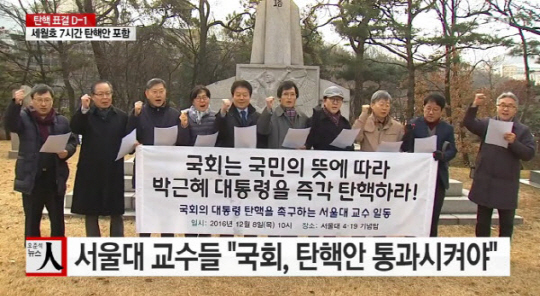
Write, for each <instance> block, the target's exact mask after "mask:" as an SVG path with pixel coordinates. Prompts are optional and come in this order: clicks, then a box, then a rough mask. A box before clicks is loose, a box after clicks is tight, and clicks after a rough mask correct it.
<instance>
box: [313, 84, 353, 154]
mask: <svg viewBox="0 0 540 296" xmlns="http://www.w3.org/2000/svg"><path fill="white" fill-rule="evenodd" d="M344 98H345V95H344V94H343V92H342V91H341V89H339V87H337V86H330V87H329V88H327V89H325V90H324V93H323V106H322V108H318V107H316V108H314V109H313V116H312V117H311V130H310V132H309V135H308V138H307V141H306V149H308V150H309V149H311V148H313V149H314V150H337V151H353V150H354V146H353V143H351V145H350V146H347V147H346V148H338V147H336V146H332V145H330V144H331V143H332V142H333V141H334V140H335V139H336V137H337V136H338V135H339V134H340V133H341V131H342V130H343V129H350V128H351V124H350V123H349V121H348V120H347V119H346V118H345V117H343V116H342V115H341V112H340V109H341V106H342V105H343V99H344Z"/></svg>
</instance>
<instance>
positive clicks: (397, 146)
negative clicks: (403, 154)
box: [377, 141, 403, 152]
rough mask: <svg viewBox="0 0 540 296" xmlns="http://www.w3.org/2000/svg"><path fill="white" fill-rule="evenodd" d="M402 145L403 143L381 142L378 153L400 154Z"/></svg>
mask: <svg viewBox="0 0 540 296" xmlns="http://www.w3.org/2000/svg"><path fill="white" fill-rule="evenodd" d="M401 144H403V141H399V142H381V144H379V147H377V152H399V151H401Z"/></svg>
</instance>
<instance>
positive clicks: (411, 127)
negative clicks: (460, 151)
mask: <svg viewBox="0 0 540 296" xmlns="http://www.w3.org/2000/svg"><path fill="white" fill-rule="evenodd" d="M406 128H407V130H406V131H405V135H404V136H403V144H402V146H401V150H403V151H404V152H414V139H416V138H427V137H429V132H428V129H429V127H428V125H427V123H426V121H425V119H424V117H423V116H420V117H417V118H414V119H412V120H411V121H409V124H407V126H406ZM435 128H436V130H435V135H437V150H439V151H443V145H444V142H448V144H447V145H446V147H445V148H444V151H443V152H444V160H442V161H439V167H438V170H437V182H441V185H443V186H444V188H446V189H448V187H449V173H448V163H449V162H450V160H452V159H453V158H454V157H455V156H456V154H457V149H456V140H455V137H454V127H453V126H451V125H450V124H449V123H448V122H446V121H443V120H441V121H440V122H439V123H438V124H437V126H436V127H435Z"/></svg>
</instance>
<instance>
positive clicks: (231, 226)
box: [136, 145, 437, 236]
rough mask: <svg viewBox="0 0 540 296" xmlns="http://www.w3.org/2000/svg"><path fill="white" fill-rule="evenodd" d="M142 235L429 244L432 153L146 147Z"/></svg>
mask: <svg viewBox="0 0 540 296" xmlns="http://www.w3.org/2000/svg"><path fill="white" fill-rule="evenodd" d="M136 158H137V165H136V170H137V171H136V227H137V232H142V233H209V234H244V235H246V234H247V235H336V236H429V232H430V223H431V215H432V209H433V199H434V192H435V182H436V177H437V172H436V170H437V162H436V161H434V160H433V157H432V155H431V154H427V153H426V154H422V153H414V154H413V153H362V152H336V151H304V150H274V149H232V148H214V147H211V148H210V147H167V146H162V147H158V146H143V145H140V146H138V147H137V154H136Z"/></svg>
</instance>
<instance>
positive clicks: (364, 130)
mask: <svg viewBox="0 0 540 296" xmlns="http://www.w3.org/2000/svg"><path fill="white" fill-rule="evenodd" d="M391 100H392V97H391V96H390V94H389V93H388V92H387V91H385V90H378V91H376V92H375V93H374V94H373V95H372V96H371V104H370V105H364V106H362V113H361V114H360V116H359V117H358V119H357V120H356V121H355V123H354V125H353V128H355V129H360V133H358V136H357V137H356V140H357V141H358V143H359V144H360V150H361V151H364V152H375V151H377V148H379V145H380V144H381V143H382V142H399V141H401V138H403V125H402V124H401V123H399V122H398V121H397V120H395V119H393V118H392V117H391V116H390V103H391Z"/></svg>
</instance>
